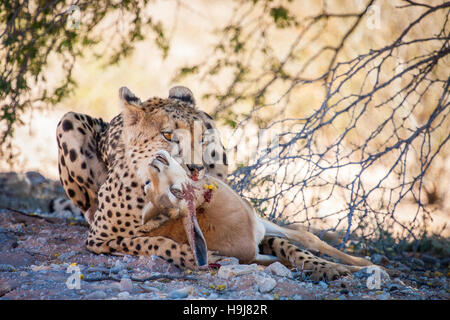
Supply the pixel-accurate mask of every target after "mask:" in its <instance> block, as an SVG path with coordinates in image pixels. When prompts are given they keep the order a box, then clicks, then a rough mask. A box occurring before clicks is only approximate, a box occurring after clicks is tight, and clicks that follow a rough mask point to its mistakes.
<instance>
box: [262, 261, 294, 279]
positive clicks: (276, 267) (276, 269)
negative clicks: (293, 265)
mask: <svg viewBox="0 0 450 320" xmlns="http://www.w3.org/2000/svg"><path fill="white" fill-rule="evenodd" d="M265 271H266V272H270V273H272V274H275V275H277V276H280V277H287V278H293V275H292V272H291V270H289V269H288V268H286V267H285V266H284V265H282V264H281V263H279V262H278V261H277V262H274V263H272V264H271V265H269V266H268V267H267V268H266V269H265Z"/></svg>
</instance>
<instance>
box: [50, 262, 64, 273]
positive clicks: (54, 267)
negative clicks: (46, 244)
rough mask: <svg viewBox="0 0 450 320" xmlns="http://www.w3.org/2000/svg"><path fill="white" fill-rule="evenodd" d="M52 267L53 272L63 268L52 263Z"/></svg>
mask: <svg viewBox="0 0 450 320" xmlns="http://www.w3.org/2000/svg"><path fill="white" fill-rule="evenodd" d="M50 267H52V270H53V271H58V270H59V269H60V268H61V266H60V265H59V264H55V263H52V264H51V265H50Z"/></svg>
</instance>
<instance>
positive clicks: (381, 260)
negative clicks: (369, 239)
mask: <svg viewBox="0 0 450 320" xmlns="http://www.w3.org/2000/svg"><path fill="white" fill-rule="evenodd" d="M370 261H372V262H373V263H374V264H381V265H384V266H385V265H388V264H389V263H391V261H389V259H388V258H387V257H386V256H384V255H382V254H378V253H374V254H373V255H372V256H371V257H370Z"/></svg>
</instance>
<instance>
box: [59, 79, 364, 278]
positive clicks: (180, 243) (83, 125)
mask: <svg viewBox="0 0 450 320" xmlns="http://www.w3.org/2000/svg"><path fill="white" fill-rule="evenodd" d="M119 102H120V105H121V110H122V112H121V113H120V114H119V115H117V116H116V117H114V118H113V119H112V120H111V122H109V123H107V122H105V121H103V120H102V119H97V118H93V117H90V116H88V115H84V114H80V113H75V112H68V113H67V114H65V115H64V116H63V117H62V118H61V120H60V122H59V123H58V126H57V130H56V136H57V144H58V170H59V174H60V180H61V183H62V185H63V187H64V189H65V191H66V194H67V196H68V197H69V199H71V200H72V201H73V203H74V204H75V205H76V206H77V207H79V208H80V209H81V211H82V212H83V214H84V217H85V219H86V220H87V222H88V223H89V232H88V236H87V240H86V247H87V249H88V250H90V251H92V252H94V253H98V254H100V253H109V254H131V255H157V256H160V257H162V258H163V259H166V260H167V261H168V262H171V263H173V264H175V265H176V266H178V267H180V268H191V269H196V268H199V267H204V265H205V264H206V263H213V262H215V261H217V260H218V259H219V258H220V257H221V256H237V257H238V258H239V259H240V261H242V262H250V261H260V262H264V260H265V261H271V260H273V259H274V258H273V257H276V258H277V259H280V260H281V261H284V262H286V263H287V262H289V263H291V264H293V265H294V266H296V267H297V268H300V269H305V270H306V268H311V269H312V270H313V275H314V277H316V278H319V277H326V278H333V277H336V276H339V275H342V274H346V273H348V271H353V269H352V268H350V267H349V266H341V265H338V264H334V263H331V262H328V261H325V260H323V259H320V258H318V257H314V256H313V255H312V254H311V253H309V252H308V251H306V250H300V249H298V248H297V247H296V246H294V245H293V244H292V243H291V241H295V242H297V243H299V244H301V245H302V246H304V247H305V248H307V249H310V250H316V251H319V252H322V253H325V254H328V255H330V256H332V257H335V258H337V259H339V260H340V261H341V262H343V263H346V264H349V265H356V266H367V265H371V263H370V261H368V260H365V259H363V258H357V257H352V256H350V255H347V254H345V253H343V252H341V251H338V250H337V249H335V248H333V247H331V246H329V245H328V244H326V243H324V242H323V241H321V240H320V239H319V238H318V237H316V236H315V235H313V234H312V233H309V232H306V231H305V232H301V233H299V232H296V231H295V230H290V229H288V228H281V227H279V226H277V225H275V224H272V223H270V222H268V221H265V220H262V219H260V218H258V217H257V216H256V214H255V211H254V209H253V208H252V206H251V205H250V204H249V203H248V202H246V201H244V200H243V199H242V198H240V197H239V195H237V194H236V193H234V191H233V190H232V189H231V188H230V187H229V186H228V185H227V184H226V182H225V178H226V176H227V169H228V163H227V157H226V152H225V150H224V147H223V145H222V144H221V140H220V135H219V133H218V131H217V129H216V126H215V123H214V120H213V119H212V118H211V117H210V116H209V115H208V114H207V113H205V112H203V111H200V110H198V109H196V107H195V99H194V97H193V94H192V92H191V91H190V90H189V89H188V88H186V87H181V86H178V87H174V88H172V89H171V90H170V91H169V96H168V98H159V97H153V98H150V99H148V100H146V101H143V102H142V101H141V100H140V99H139V98H138V97H136V96H135V95H134V94H133V93H132V92H131V91H130V90H129V89H128V88H126V87H122V88H120V90H119ZM161 150H166V151H167V152H169V153H170V155H171V159H172V158H173V159H174V160H175V161H176V162H177V163H179V164H180V165H181V167H182V168H183V169H184V171H185V172H186V173H187V174H188V176H189V179H191V180H192V181H195V180H198V181H203V182H204V180H203V179H205V177H207V178H206V179H213V180H206V181H214V182H216V183H217V184H218V185H219V189H221V190H225V191H226V192H223V191H221V192H218V193H216V195H215V196H214V197H213V198H212V202H211V203H209V204H208V203H206V204H205V203H202V204H201V206H199V208H198V211H199V212H200V213H199V215H198V219H197V220H198V221H196V223H198V225H199V227H200V229H201V230H202V231H203V232H204V238H205V243H206V245H205V248H204V249H205V250H203V251H202V250H197V251H198V252H200V254H199V255H198V256H197V255H196V254H194V251H196V250H191V246H190V245H189V241H187V239H186V232H185V231H183V230H184V227H183V226H182V225H183V223H180V219H181V218H180V216H177V211H176V210H175V211H173V210H172V211H170V210H169V209H170V208H168V207H167V206H166V207H167V208H166V209H167V212H166V213H165V214H161V212H158V213H157V214H156V215H155V214H154V212H153V213H152V210H151V208H150V210H149V208H145V207H146V206H147V205H149V203H150V202H151V201H147V200H146V199H148V194H146V192H145V189H146V185H148V182H149V163H150V161H153V160H154V159H155V155H156V154H157V153H158V152H159V151H161ZM163 178H164V176H163V175H161V177H160V179H159V180H161V179H163ZM152 183H154V181H153V182H152ZM169 187H170V186H169ZM150 193H151V192H150ZM161 195H163V193H162V194H161ZM153 198H154V197H153ZM229 198H230V199H233V200H232V201H230V199H229ZM161 199H164V197H163V198H161ZM169 200H170V199H169ZM213 204H214V206H213ZM215 206H217V207H219V208H226V209H224V210H217V211H216V210H215V209H216V208H217V207H215ZM234 206H236V207H234ZM169 207H170V205H169ZM161 208H163V209H164V208H165V207H164V206H162V207H160V209H161ZM172 209H173V208H172ZM202 210H205V213H203V214H202V213H201V211H202ZM160 211H161V210H160ZM162 211H164V210H162ZM143 212H144V213H145V212H150V213H151V214H150V216H152V218H151V219H150V221H147V222H145V223H144V225H143V224H142V221H143V215H142V214H143ZM216 212H217V213H218V212H221V214H216ZM163 213H164V212H163ZM173 213H174V215H173V216H172V214H173ZM178 214H179V213H178ZM157 219H162V221H163V222H165V223H163V224H162V225H161V226H159V227H158V224H156V225H154V226H153V227H152V226H151V225H150V224H149V225H146V224H147V223H155V220H157ZM181 220H182V219H181ZM144 221H145V217H144ZM219 226H221V228H219V229H218V227H219ZM176 230H182V231H183V232H180V235H179V236H177V235H175V233H176ZM181 234H184V236H182V235H181ZM252 234H253V235H252ZM247 240H248V241H247ZM206 247H207V250H206ZM194 249H195V248H194ZM269 255H270V256H272V257H270V256H269ZM314 266H319V267H314ZM322 267H323V268H322ZM314 270H315V271H314Z"/></svg>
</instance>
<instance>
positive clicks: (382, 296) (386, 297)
mask: <svg viewBox="0 0 450 320" xmlns="http://www.w3.org/2000/svg"><path fill="white" fill-rule="evenodd" d="M390 297H391V295H390V294H389V293H387V292H386V293H382V294H379V295H377V297H376V298H377V300H389V298H390Z"/></svg>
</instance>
